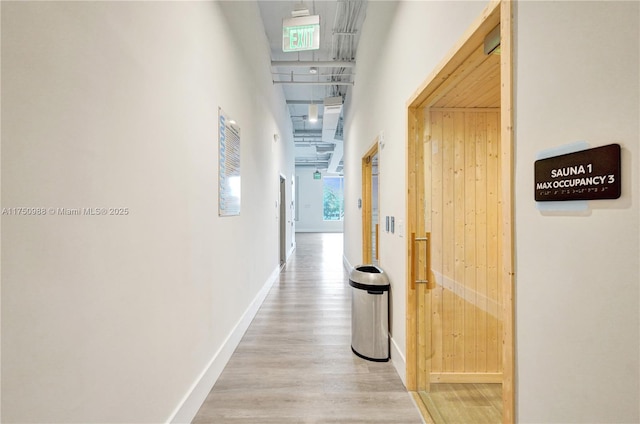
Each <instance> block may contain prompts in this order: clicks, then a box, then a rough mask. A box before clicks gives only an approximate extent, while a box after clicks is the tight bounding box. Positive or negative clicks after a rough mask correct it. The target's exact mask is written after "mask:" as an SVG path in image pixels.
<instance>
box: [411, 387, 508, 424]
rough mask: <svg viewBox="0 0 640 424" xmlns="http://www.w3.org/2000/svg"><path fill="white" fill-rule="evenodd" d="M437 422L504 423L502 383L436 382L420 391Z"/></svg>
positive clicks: (442, 423)
mask: <svg viewBox="0 0 640 424" xmlns="http://www.w3.org/2000/svg"><path fill="white" fill-rule="evenodd" d="M419 394H420V397H421V398H422V400H423V402H424V403H425V405H426V407H427V409H428V411H429V414H430V415H431V418H432V419H433V421H434V422H435V424H467V423H473V424H499V423H501V422H502V386H501V385H500V384H474V383H467V384H452V383H439V384H432V385H431V389H430V392H429V393H425V392H420V393H419Z"/></svg>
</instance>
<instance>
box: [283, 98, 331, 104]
mask: <svg viewBox="0 0 640 424" xmlns="http://www.w3.org/2000/svg"><path fill="white" fill-rule="evenodd" d="M323 101H324V99H318V100H287V104H288V105H308V104H311V103H318V104H320V103H322V102H323Z"/></svg>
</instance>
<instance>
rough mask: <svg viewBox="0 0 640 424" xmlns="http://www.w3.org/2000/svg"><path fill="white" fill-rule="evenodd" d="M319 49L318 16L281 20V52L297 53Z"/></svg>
mask: <svg viewBox="0 0 640 424" xmlns="http://www.w3.org/2000/svg"><path fill="white" fill-rule="evenodd" d="M319 48H320V15H312V16H299V17H297V18H288V19H283V20H282V51H283V52H299V51H303V50H318V49H319Z"/></svg>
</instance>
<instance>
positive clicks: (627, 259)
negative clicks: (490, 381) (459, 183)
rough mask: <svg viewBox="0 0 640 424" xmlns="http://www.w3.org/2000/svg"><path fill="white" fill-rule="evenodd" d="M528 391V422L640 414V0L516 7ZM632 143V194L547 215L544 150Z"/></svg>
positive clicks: (519, 250) (519, 229) (626, 179)
mask: <svg viewBox="0 0 640 424" xmlns="http://www.w3.org/2000/svg"><path fill="white" fill-rule="evenodd" d="M516 12H517V13H516V25H515V28H516V44H515V48H516V70H517V72H516V82H517V88H516V99H517V100H516V105H515V112H516V181H515V189H516V190H515V191H516V204H515V210H516V216H515V221H516V259H517V261H516V278H517V280H516V281H517V283H516V284H517V287H516V296H517V297H516V308H517V328H516V331H517V334H516V336H517V382H518V383H517V398H518V417H519V421H520V422H522V423H548V422H556V423H557V422H583V423H605V422H606V423H621V422H627V423H637V422H640V405H639V403H640V392H639V389H640V375H639V361H640V350H639V345H640V327H639V323H640V315H639V310H640V297H639V296H640V292H639V290H638V286H639V284H640V274H639V272H638V267H639V262H638V260H639V258H640V250H639V238H638V237H639V234H640V227H639V215H640V212H639V209H638V199H639V196H638V195H639V192H638V181H639V178H638V159H639V156H638V153H639V150H640V146H639V143H640V131H639V128H638V120H639V117H640V110H639V108H638V105H639V104H640V98H639V93H640V86H639V75H640V74H639V67H638V64H639V63H640V56H639V51H640V44H639V41H638V40H639V39H640V34H639V32H638V31H639V30H638V28H639V14H640V8H639V3H638V2H521V3H519V4H518V7H517V9H516ZM578 140H584V141H586V142H588V143H589V144H590V145H591V147H597V146H602V145H606V144H610V143H619V144H620V145H621V146H622V197H621V198H620V199H618V200H608V201H604V200H600V201H591V202H589V205H590V209H591V210H590V213H588V214H587V215H586V216H580V215H577V216H576V215H573V216H572V215H571V214H569V213H559V214H557V215H543V214H542V213H540V212H539V211H538V210H537V209H536V205H535V202H534V200H533V189H532V187H533V185H534V183H533V163H534V161H535V160H536V154H537V152H539V151H540V150H543V149H548V148H553V147H557V146H561V145H563V144H567V143H571V142H574V141H578Z"/></svg>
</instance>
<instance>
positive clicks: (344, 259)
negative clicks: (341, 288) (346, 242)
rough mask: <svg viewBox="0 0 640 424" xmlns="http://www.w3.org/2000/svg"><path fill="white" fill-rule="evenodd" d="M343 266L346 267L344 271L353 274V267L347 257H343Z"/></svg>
mask: <svg viewBox="0 0 640 424" xmlns="http://www.w3.org/2000/svg"><path fill="white" fill-rule="evenodd" d="M342 264H343V266H344V269H346V270H347V272H351V270H352V269H353V265H351V263H349V259H347V257H346V256H345V255H342Z"/></svg>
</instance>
